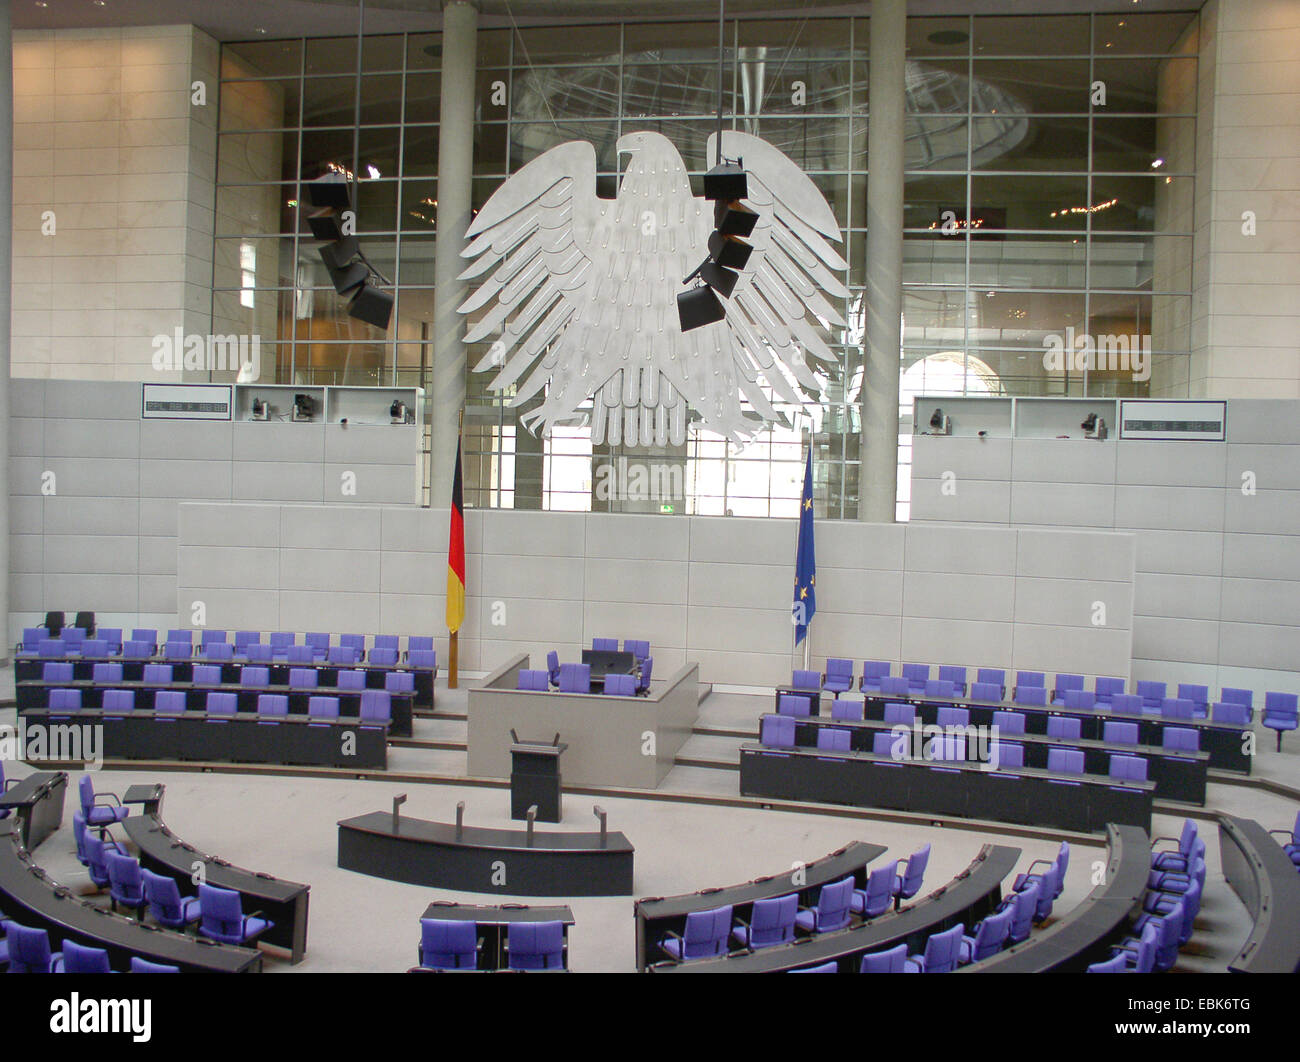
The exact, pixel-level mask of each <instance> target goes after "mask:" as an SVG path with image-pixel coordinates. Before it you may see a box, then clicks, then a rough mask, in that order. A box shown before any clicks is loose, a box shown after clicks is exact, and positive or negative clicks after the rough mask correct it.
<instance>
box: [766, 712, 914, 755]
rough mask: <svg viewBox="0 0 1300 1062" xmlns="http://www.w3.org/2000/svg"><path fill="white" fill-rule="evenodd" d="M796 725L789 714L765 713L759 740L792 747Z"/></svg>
mask: <svg viewBox="0 0 1300 1062" xmlns="http://www.w3.org/2000/svg"><path fill="white" fill-rule="evenodd" d="M794 726H795V724H794V719H792V718H791V717H789V716H784V715H765V716H763V719H762V722H761V723H760V724H759V730H758V740H759V742H760V743H761V744H762V745H764V746H766V747H767V748H770V749H792V748H794ZM886 737H888V735H886Z"/></svg>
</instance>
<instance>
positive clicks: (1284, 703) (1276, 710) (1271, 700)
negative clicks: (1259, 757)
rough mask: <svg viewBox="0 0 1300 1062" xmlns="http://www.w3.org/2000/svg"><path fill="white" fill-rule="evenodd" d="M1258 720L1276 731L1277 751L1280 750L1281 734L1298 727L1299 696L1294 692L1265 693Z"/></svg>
mask: <svg viewBox="0 0 1300 1062" xmlns="http://www.w3.org/2000/svg"><path fill="white" fill-rule="evenodd" d="M1260 722H1261V723H1262V724H1263V725H1264V726H1266V727H1268V728H1269V729H1270V730H1275V731H1277V751H1278V752H1281V751H1282V734H1283V733H1284V732H1285V731H1288V730H1295V729H1297V728H1300V697H1297V696H1296V694H1294V693H1265V694H1264V714H1263V715H1262V716H1261V717H1260Z"/></svg>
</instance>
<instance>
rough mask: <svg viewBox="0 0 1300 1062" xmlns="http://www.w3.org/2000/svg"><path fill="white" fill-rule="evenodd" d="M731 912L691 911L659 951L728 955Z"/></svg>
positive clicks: (673, 955) (674, 955)
mask: <svg viewBox="0 0 1300 1062" xmlns="http://www.w3.org/2000/svg"><path fill="white" fill-rule="evenodd" d="M850 880H851V879H850ZM731 911H732V908H731V904H727V905H726V906H725V907H714V908H711V909H709V910H707V911H692V912H690V913H689V914H688V915H687V916H686V928H685V930H684V931H683V932H682V933H675V932H674V931H672V930H671V929H670V930H668V932H667V935H665V936H664V937H662V938H661V939H660V941H659V947H660V949H662V951H663V953H664V954H665V955H667V956H668V957H669V958H670V959H673V960H674V961H676V962H686V961H688V960H690V959H708V958H717V957H718V956H720V955H725V954H727V941H728V940H729V939H730V937H731ZM557 924H558V923H557ZM514 929H515V927H513V926H512V927H511V929H510V932H511V933H512V934H513V933H514Z"/></svg>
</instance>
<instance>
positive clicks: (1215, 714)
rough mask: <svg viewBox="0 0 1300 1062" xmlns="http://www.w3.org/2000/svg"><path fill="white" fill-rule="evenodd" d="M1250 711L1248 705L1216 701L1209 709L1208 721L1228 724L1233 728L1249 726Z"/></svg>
mask: <svg viewBox="0 0 1300 1062" xmlns="http://www.w3.org/2000/svg"><path fill="white" fill-rule="evenodd" d="M1251 711H1252V710H1251V708H1250V706H1249V705H1246V704H1238V703H1237V702H1236V701H1216V702H1215V703H1214V704H1213V705H1212V706H1211V707H1210V721H1211V722H1214V723H1230V724H1232V725H1233V726H1249V725H1250V718H1251Z"/></svg>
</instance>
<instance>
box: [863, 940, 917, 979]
mask: <svg viewBox="0 0 1300 1062" xmlns="http://www.w3.org/2000/svg"><path fill="white" fill-rule="evenodd" d="M858 972H859V973H908V972H909V971H908V969H907V945H906V944H899V945H898V946H897V947H893V948H890V949H889V950H888V951H873V952H869V953H868V954H866V955H864V956H862V964H861V965H860V966H859V967H858Z"/></svg>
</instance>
